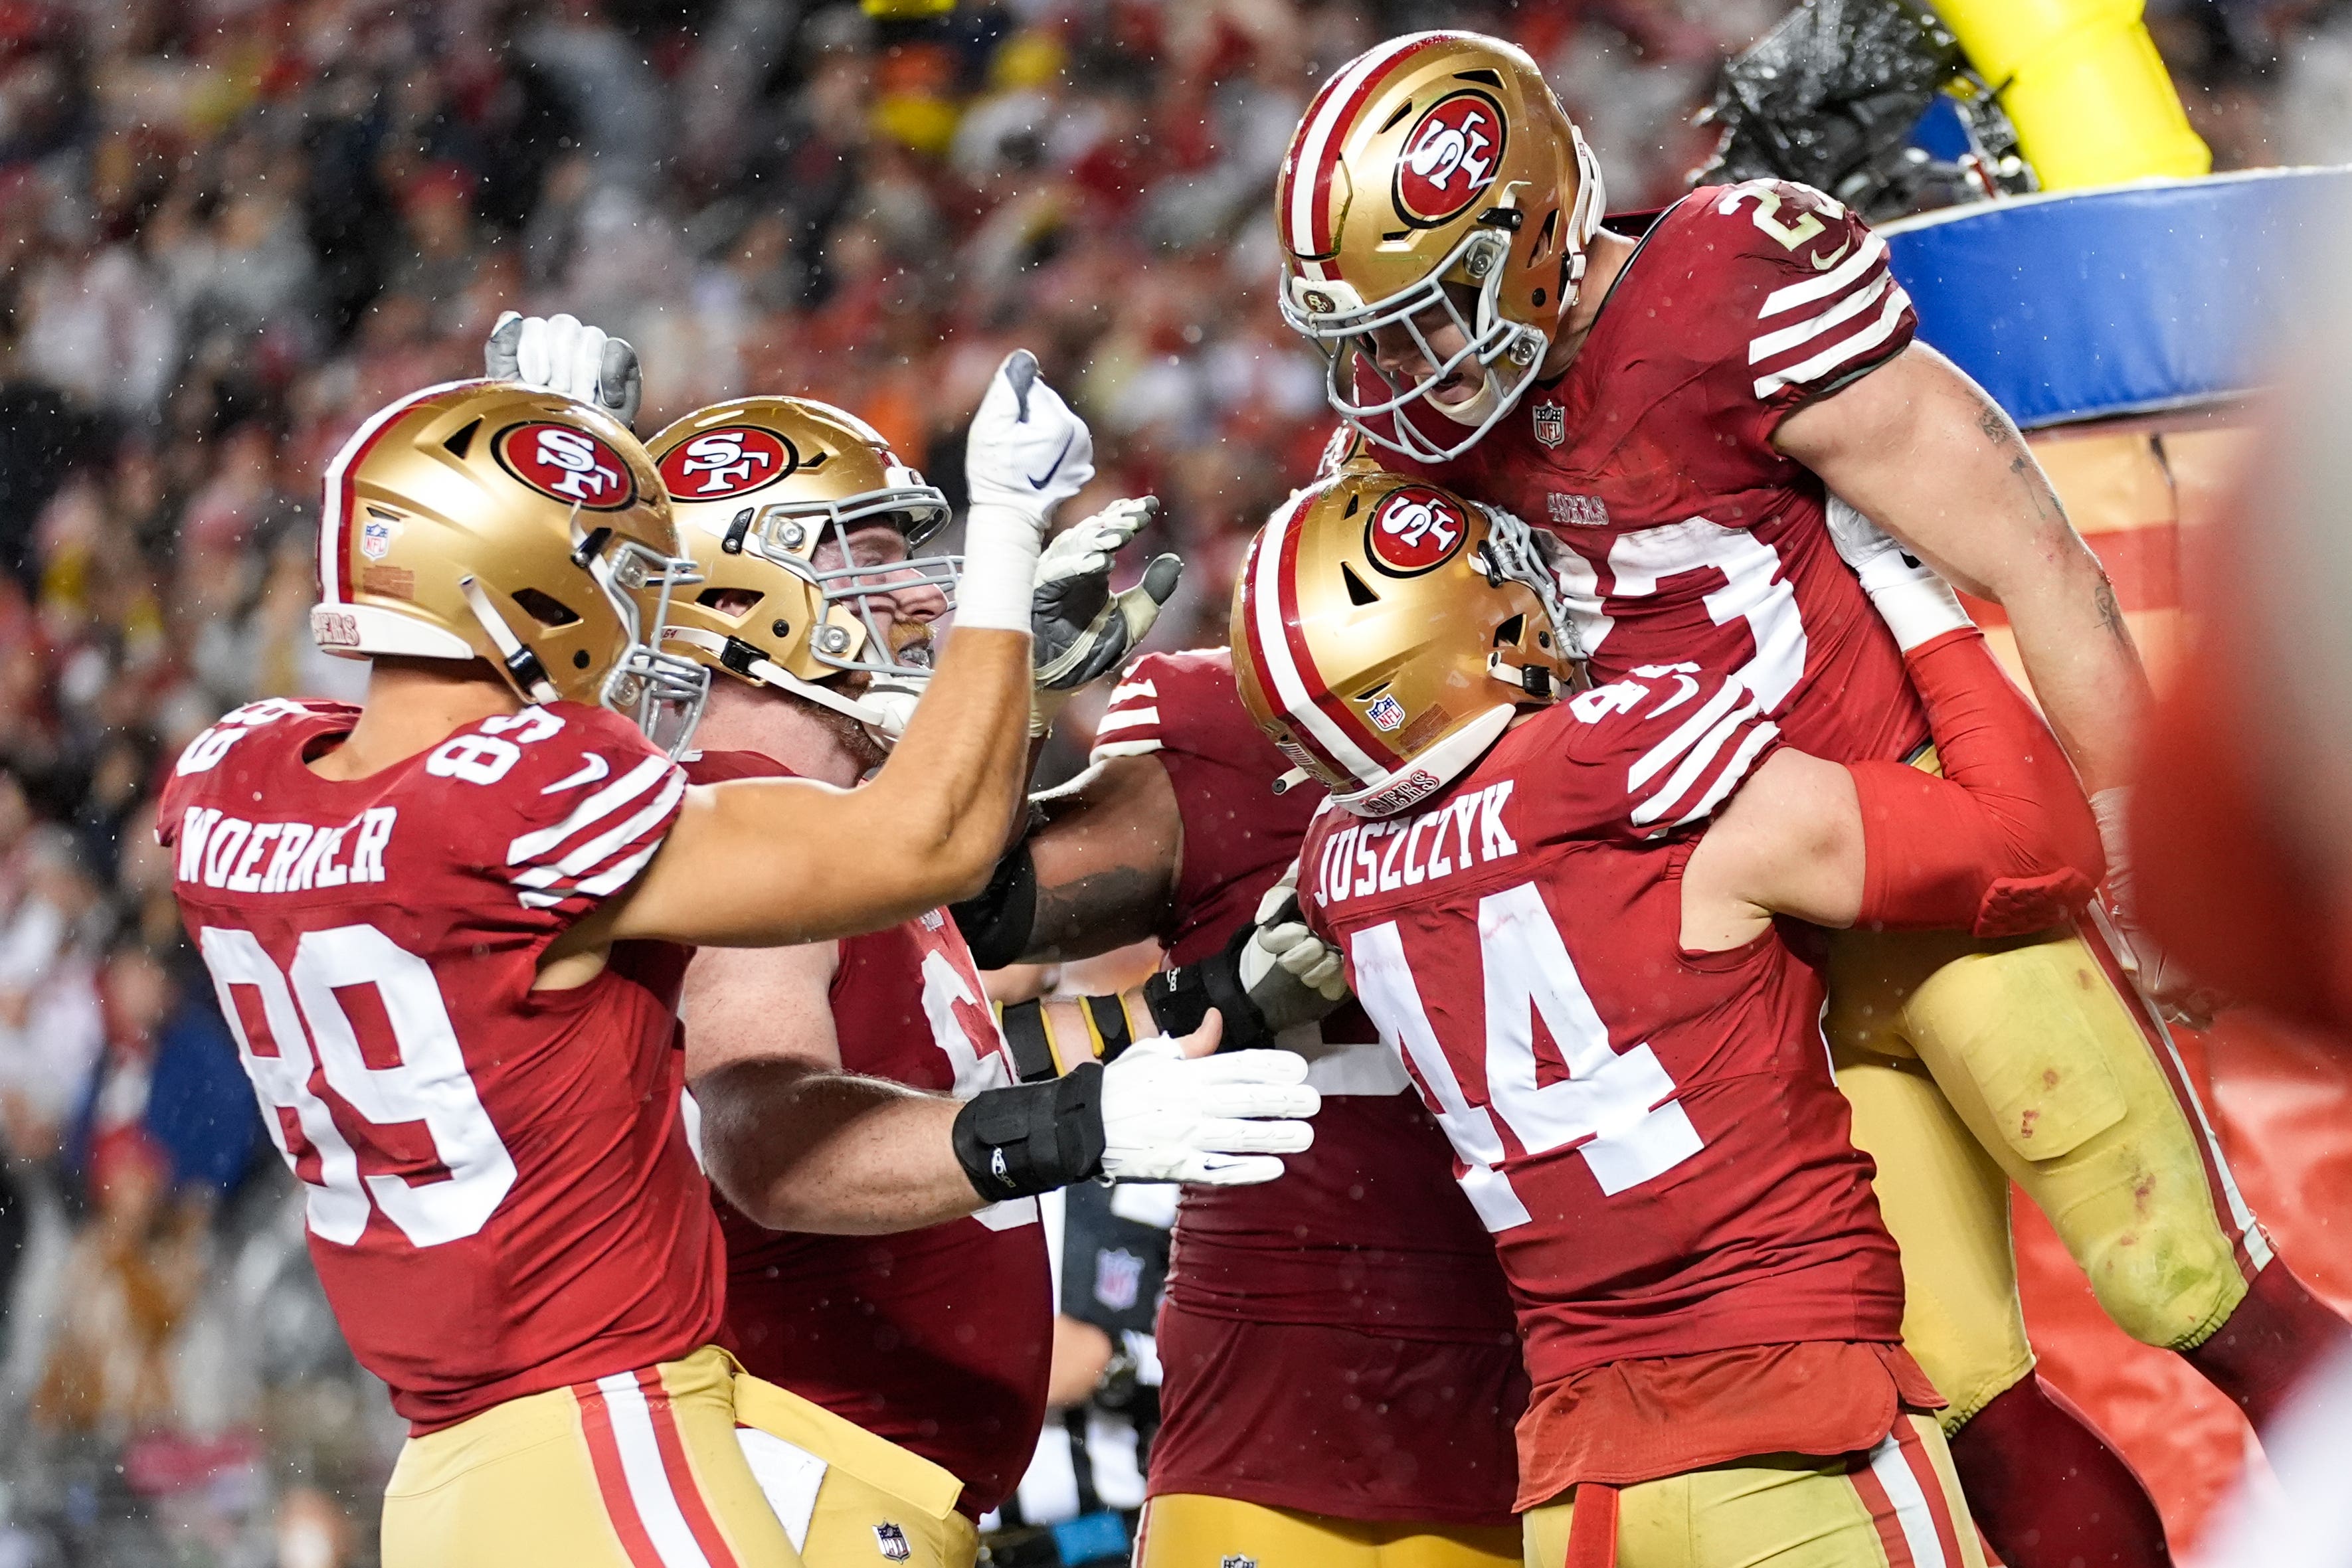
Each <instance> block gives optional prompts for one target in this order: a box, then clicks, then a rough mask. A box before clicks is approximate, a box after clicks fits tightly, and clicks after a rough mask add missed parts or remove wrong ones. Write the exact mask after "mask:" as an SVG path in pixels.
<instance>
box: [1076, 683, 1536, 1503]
mask: <svg viewBox="0 0 2352 1568" xmlns="http://www.w3.org/2000/svg"><path fill="white" fill-rule="evenodd" d="M1139 755H1150V756H1153V757H1156V758H1159V760H1160V764H1161V765H1162V766H1163V767H1164V768H1166V769H1167V772H1168V779H1169V783H1170V784H1171V787H1172V788H1173V789H1174V790H1175V794H1176V801H1177V809H1178V810H1179V811H1180V812H1181V815H1182V819H1183V854H1182V867H1181V874H1180V876H1179V878H1178V883H1177V889H1176V896H1175V900H1174V907H1173V909H1172V910H1171V916H1170V920H1169V924H1168V926H1167V928H1166V929H1165V930H1163V931H1162V932H1160V934H1159V935H1160V939H1161V941H1162V942H1163V943H1164V944H1166V945H1167V947H1168V957H1169V961H1170V962H1171V964H1178V965H1181V964H1188V963H1192V962H1195V961H1197V960H1199V959H1201V958H1203V957H1207V956H1210V955H1212V954H1214V953H1217V952H1219V951H1221V950H1222V949H1223V946H1224V945H1225V943H1226V941H1227V940H1228V939H1229V938H1230V937H1231V936H1232V935H1233V933H1234V928H1235V927H1236V926H1238V925H1241V924H1242V923H1244V921H1247V920H1248V919H1250V918H1251V916H1252V915H1254V914H1255V912H1256V909H1257V904H1258V900H1259V899H1260V898H1262V897H1263V896H1264V895H1265V891H1266V890H1267V889H1268V888H1270V887H1272V886H1273V885H1274V883H1275V881H1276V879H1277V878H1278V877H1280V876H1281V874H1282V873H1283V871H1284V870H1285V869H1286V867H1288V866H1289V865H1290V863H1291V862H1292V861H1293V860H1295V859H1296V858H1297V852H1298V846H1299V842H1300V840H1301V838H1302V837H1303V836H1304V834H1305V832H1306V831H1307V823H1308V821H1310V820H1312V818H1313V817H1314V814H1315V810H1316V808H1317V807H1318V805H1319V804H1320V803H1321V800H1322V798H1323V791H1322V789H1321V787H1320V786H1319V785H1311V784H1310V785H1307V786H1302V787H1300V788H1298V789H1292V790H1289V791H1288V792H1286V793H1285V794H1281V795H1277V794H1276V793H1275V792H1274V781H1275V779H1277V778H1279V777H1280V776H1281V775H1282V774H1283V772H1284V771H1286V769H1287V768H1288V767H1289V763H1288V762H1287V761H1286V760H1285V759H1284V758H1283V757H1282V755H1281V753H1279V752H1277V751H1276V750H1275V748H1274V747H1273V745H1272V743H1271V742H1269V741H1268V740H1267V739H1266V738H1265V736H1264V735H1263V734H1261V733H1260V732H1259V730H1258V728H1257V727H1256V726H1255V724H1253V723H1251V722H1250V717H1249V713H1248V710H1247V709H1245V708H1244V707H1243V706H1242V702H1241V695H1240V694H1239V692H1238V691H1237V690H1236V688H1235V687H1234V673H1233V658H1232V655H1231V654H1230V653H1228V652H1227V651H1226V650H1224V649H1222V648H1219V649H1214V650H1202V651H1195V652H1191V653H1147V654H1145V655H1143V656H1142V657H1141V658H1139V659H1138V660H1136V661H1135V662H1134V663H1133V664H1131V665H1129V668H1128V671H1127V673H1126V674H1125V676H1124V677H1123V678H1122V679H1121V681H1120V683H1119V685H1118V688H1117V689H1116V690H1115V691H1114V692H1113V694H1112V696H1111V701H1110V704H1109V706H1108V709H1107V711H1106V712H1105V714H1104V716H1103V720H1102V723H1101V724H1100V726H1099V727H1097V740H1096V746H1095V757H1096V758H1097V759H1100V758H1105V757H1111V756H1139ZM1316 1027H1317V1028H1318V1030H1319V1034H1320V1037H1321V1039H1322V1040H1327V1041H1332V1042H1337V1043H1339V1045H1340V1047H1341V1049H1339V1051H1336V1052H1329V1053H1328V1054H1326V1055H1325V1056H1324V1057H1323V1059H1322V1060H1321V1061H1318V1065H1317V1067H1316V1068H1315V1070H1314V1072H1313V1076H1312V1081H1313V1082H1315V1083H1316V1084H1317V1086H1318V1088H1320V1089H1321V1090H1322V1091H1323V1093H1324V1096H1325V1098H1324V1101H1323V1109H1322V1111H1321V1113H1318V1115H1317V1116H1316V1118H1315V1146H1314V1147H1313V1148H1312V1149H1309V1150H1308V1151H1307V1153H1305V1154H1303V1155H1287V1156H1286V1157H1285V1159H1284V1166H1285V1170H1284V1173H1283V1177H1282V1179H1281V1180H1280V1181H1278V1182H1273V1183H1269V1184H1267V1185H1265V1186H1254V1187H1189V1188H1187V1189H1186V1190H1185V1193H1184V1196H1183V1200H1182V1204H1181V1207H1180V1208H1179V1209H1178V1213H1177V1223H1176V1233H1175V1244H1174V1251H1173V1254H1172V1258H1171V1268H1170V1274H1169V1282H1168V1302H1169V1311H1170V1312H1171V1313H1179V1312H1181V1313H1187V1314H1197V1315H1198V1316H1200V1317H1203V1318H1211V1319H1215V1320H1219V1321H1220V1322H1223V1323H1239V1324H1296V1325H1302V1328H1303V1329H1304V1330H1305V1331H1306V1332H1304V1333H1298V1334H1291V1335H1288V1336H1286V1337H1285V1338H1284V1339H1283V1341H1282V1343H1281V1354H1283V1355H1284V1357H1285V1361H1286V1364H1284V1365H1282V1366H1280V1367H1274V1366H1264V1365H1241V1364H1230V1365H1228V1364H1227V1363H1230V1362H1234V1361H1237V1360H1239V1359H1240V1358H1239V1356H1238V1355H1237V1354H1234V1353H1233V1352H1231V1350H1230V1349H1229V1347H1225V1346H1223V1344H1222V1343H1219V1346H1218V1354H1217V1356H1216V1359H1217V1361H1218V1363H1219V1364H1217V1365H1216V1366H1214V1367H1213V1368H1212V1369H1210V1370H1208V1371H1205V1372H1204V1373H1202V1375H1199V1376H1197V1377H1195V1376H1192V1375H1190V1374H1189V1373H1188V1372H1187V1370H1186V1369H1185V1368H1184V1367H1182V1366H1180V1365H1178V1364H1175V1363H1173V1362H1170V1363H1169V1364H1168V1367H1167V1375H1168V1378H1169V1384H1168V1386H1167V1389H1166V1391H1165V1396H1164V1401H1163V1414H1164V1424H1163V1426H1162V1427H1161V1428H1160V1436H1159V1437H1158V1439H1157V1441H1156V1443H1155V1446H1154V1448H1153V1450H1152V1464H1151V1490H1153V1492H1154V1493H1155V1494H1157V1493H1164V1492H1171V1491H1175V1492H1209V1493H1213V1494H1215V1495H1221V1496H1237V1497H1243V1498H1245V1499H1247V1500H1253V1501H1258V1502H1263V1503H1266V1504H1268V1505H1269V1506H1275V1507H1286V1508H1300V1509H1306V1510H1308V1511H1315V1512H1324V1513H1332V1514H1336V1515H1339V1516H1340V1517H1343V1518H1357V1519H1405V1520H1410V1519H1421V1520H1429V1521H1444V1522H1461V1523H1486V1522H1503V1521H1507V1519H1508V1518H1509V1515H1510V1503H1511V1494H1512V1483H1513V1479H1514V1475H1515V1472H1514V1468H1513V1465H1512V1462H1511V1454H1510V1447H1509V1442H1508V1432H1509V1425H1510V1422H1511V1421H1512V1420H1513V1419H1514V1418H1515V1417H1516V1416H1517V1414H1518V1407H1519V1406H1520V1404H1521V1403H1522V1401H1523V1389H1522V1388H1521V1386H1519V1385H1517V1380H1516V1379H1515V1378H1513V1377H1511V1376H1510V1375H1509V1372H1508V1369H1505V1371H1504V1372H1503V1373H1502V1374H1501V1375H1496V1373H1495V1372H1494V1370H1493V1369H1492V1368H1491V1367H1488V1366H1487V1365H1486V1364H1485V1360H1482V1359H1481V1358H1482V1357H1484V1356H1486V1353H1487V1352H1489V1351H1492V1350H1494V1349H1495V1348H1496V1347H1503V1348H1502V1351H1501V1354H1500V1355H1499V1356H1494V1357H1488V1358H1487V1359H1495V1360H1500V1359H1503V1358H1505V1357H1507V1356H1508V1355H1509V1351H1508V1349H1507V1347H1508V1346H1509V1345H1510V1343H1511V1335H1512V1317H1511V1310H1510V1301H1509V1297H1508V1295H1507V1291H1506V1290H1505V1288H1504V1285H1503V1281H1502V1276H1501V1273H1500V1271H1499V1270H1498V1269H1497V1268H1496V1263H1495V1260H1494V1253H1493V1249H1492V1247H1491V1246H1490V1245H1489V1243H1488V1241H1487V1239H1486V1233H1485V1231H1484V1230H1483V1228H1481V1227H1480V1226H1479V1224H1478V1221H1477V1217H1476V1216H1475V1214H1474V1213H1473V1212H1472V1211H1471V1208H1470V1206H1469V1205H1468V1204H1467V1203H1466V1202H1465V1201H1464V1199H1463V1197H1462V1194H1461V1192H1460V1191H1459V1189H1457V1188H1456V1187H1455V1186H1454V1183H1453V1182H1452V1181H1451V1180H1450V1179H1449V1177H1450V1176H1451V1174H1452V1165H1451V1161H1450V1158H1449V1156H1448V1155H1447V1152H1446V1146H1445V1142H1444V1137H1443V1136H1442V1135H1441V1134H1439V1133H1438V1131H1437V1129H1436V1127H1435V1125H1434V1124H1432V1123H1431V1121H1430V1119H1429V1116H1428V1113H1426V1112H1424V1111H1423V1109H1422V1107H1421V1104H1420V1102H1419V1100H1418V1099H1417V1097H1416V1096H1415V1095H1414V1094H1413V1093H1412V1087H1411V1084H1410V1082H1409V1081H1407V1080H1406V1079H1405V1078H1404V1076H1403V1073H1402V1069H1401V1068H1400V1067H1399V1065H1398V1063H1397V1061H1396V1057H1395V1053H1394V1052H1393V1051H1390V1050H1389V1049H1388V1048H1387V1047H1385V1046H1383V1045H1381V1044H1380V1043H1379V1040H1378V1037H1377V1034H1376V1032H1375V1031H1374V1030H1373V1029H1372V1027H1371V1023H1370V1020H1369V1019H1366V1018H1365V1017H1364V1015H1363V1013H1362V1011H1361V1010H1360V1009H1358V1008H1356V1007H1354V1006H1353V1005H1349V1006H1348V1007H1346V1008H1344V1009H1341V1010H1340V1011H1339V1012H1337V1013H1334V1014H1333V1015H1332V1016H1331V1017H1330V1018H1328V1019H1325V1020H1323V1022H1322V1023H1321V1024H1320V1025H1319V1026H1316ZM1318 1328H1319V1329H1332V1330H1342V1331H1349V1332H1347V1333H1335V1334H1331V1335H1328V1336H1325V1338H1324V1339H1323V1340H1318V1339H1317V1338H1315V1337H1314V1336H1313V1334H1312V1331H1313V1330H1314V1329H1318ZM1357 1335H1373V1336H1379V1337H1382V1338H1388V1339H1397V1340H1408V1341H1416V1342H1420V1343H1417V1344H1415V1345H1414V1346H1412V1348H1410V1349H1408V1350H1402V1351H1400V1352H1398V1353H1397V1354H1394V1355H1393V1356H1391V1357H1387V1358H1385V1359H1383V1360H1382V1361H1381V1364H1378V1365H1375V1364H1368V1359H1367V1355H1366V1347H1365V1342H1364V1341H1363V1340H1361V1339H1359V1338H1357V1337H1355V1336H1357ZM1162 1336H1163V1341H1165V1342H1168V1343H1163V1346H1162V1350H1163V1358H1165V1356H1166V1355H1167V1354H1170V1350H1169V1346H1170V1343H1175V1344H1178V1345H1181V1343H1183V1336H1182V1335H1181V1334H1179V1333H1177V1331H1176V1330H1175V1329H1172V1328H1171V1327H1169V1326H1168V1325H1167V1324H1165V1323H1163V1326H1162ZM1171 1336H1172V1337H1171ZM1457 1347H1467V1348H1468V1349H1469V1350H1471V1351H1472V1352H1473V1353H1474V1354H1472V1355H1471V1356H1470V1357H1469V1361H1470V1362H1471V1363H1472V1364H1470V1365H1468V1366H1466V1367H1464V1366H1456V1365H1455V1364H1454V1362H1453V1361H1450V1360H1448V1359H1447V1358H1448V1357H1449V1355H1451V1354H1453V1353H1454V1350H1455V1349H1456V1348H1457ZM1455 1359H1456V1360H1458V1359H1460V1358H1459V1357H1456V1358H1455ZM1441 1368H1442V1369H1443V1371H1442V1373H1439V1374H1438V1375H1431V1376H1428V1377H1427V1378H1426V1379H1425V1381H1427V1382H1430V1383H1433V1384H1435V1383H1444V1384H1446V1385H1459V1386H1460V1389H1461V1391H1462V1393H1463V1394H1464V1396H1465V1397H1463V1398H1462V1399H1461V1401H1460V1402H1459V1403H1458V1404H1455V1405H1451V1406H1448V1405H1442V1404H1439V1403H1437V1402H1435V1401H1433V1400H1431V1399H1430V1398H1428V1397H1427V1396H1426V1395H1425V1391H1424V1390H1423V1389H1422V1388H1421V1387H1420V1386H1419V1385H1420V1383H1421V1382H1422V1381H1423V1380H1424V1379H1423V1376H1422V1375H1424V1374H1432V1373H1433V1372H1437V1369H1441ZM1391 1382H1393V1383H1395V1384H1397V1385H1399V1386H1397V1387H1391V1386H1390V1384H1391ZM1497 1384H1505V1385H1507V1386H1504V1387H1502V1388H1501V1389H1500V1391H1499V1393H1497V1390H1496V1385H1497ZM1341 1386H1345V1387H1346V1389H1347V1391H1348V1394H1347V1396H1346V1397H1345V1398H1344V1399H1343V1398H1341V1397H1340V1396H1338V1395H1337V1394H1336V1393H1335V1392H1334V1390H1336V1389H1338V1388H1339V1387H1341ZM1275 1388H1282V1389H1287V1390H1295V1391H1296V1392H1297V1395H1298V1396H1299V1397H1298V1398H1296V1399H1292V1400H1288V1401H1285V1402H1282V1403H1280V1404H1278V1405H1276V1404H1273V1403H1272V1402H1264V1403H1261V1402H1260V1399H1261V1398H1262V1396H1263V1395H1264V1394H1265V1391H1266V1390H1269V1389H1275ZM1473 1391H1476V1392H1475V1396H1474V1392H1473ZM1244 1401H1246V1403H1244ZM1482 1401H1483V1402H1482ZM1474 1406H1475V1407H1474ZM1244 1410H1246V1411H1247V1415H1246V1416H1244V1415H1242V1414H1240V1412H1242V1411H1244ZM1445 1411H1451V1412H1452V1415H1451V1416H1450V1417H1449V1416H1447V1415H1445V1414H1443V1413H1442V1412H1445Z"/></svg>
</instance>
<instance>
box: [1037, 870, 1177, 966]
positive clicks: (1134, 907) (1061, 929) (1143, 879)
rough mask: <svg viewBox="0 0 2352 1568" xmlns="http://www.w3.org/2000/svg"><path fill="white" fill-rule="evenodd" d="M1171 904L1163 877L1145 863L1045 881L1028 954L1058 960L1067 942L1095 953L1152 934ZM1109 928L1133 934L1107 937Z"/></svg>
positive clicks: (1041, 959)
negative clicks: (1055, 882) (1058, 882)
mask: <svg viewBox="0 0 2352 1568" xmlns="http://www.w3.org/2000/svg"><path fill="white" fill-rule="evenodd" d="M1167 909H1168V888H1167V885H1166V883H1165V881H1164V879H1162V878H1161V877H1160V876H1158V875H1155V874H1154V873H1152V872H1151V871H1150V870H1148V869H1146V868H1144V867H1142V866H1113V867H1112V868H1111V869H1109V870H1108V871H1098V872H1091V873H1087V875H1085V876H1082V877H1078V878H1076V880H1074V881H1071V882H1066V883H1062V884H1061V885H1060V886H1058V887H1046V886H1045V885H1043V884H1040V885H1039V887H1038V889H1037V913H1036V915H1035V918H1034V919H1033V920H1032V921H1031V922H1030V925H1029V951H1028V952H1027V953H1026V954H1025V955H1024V956H1025V957H1026V958H1028V959H1029V960H1030V961H1031V962H1033V963H1053V962H1055V961H1057V960H1059V959H1060V958H1062V957H1063V956H1064V951H1063V950H1064V949H1065V948H1066V947H1067V948H1072V949H1076V950H1078V951H1079V952H1080V953H1081V954H1082V955H1083V956H1093V955H1094V954H1095V953H1097V952H1102V951H1108V949H1109V948H1111V947H1114V946H1119V945H1120V944H1122V943H1125V942H1128V941H1131V940H1134V939H1136V938H1138V937H1141V936H1149V935H1150V931H1151V927H1152V926H1154V925H1158V924H1159V923H1160V917H1161V916H1162V915H1165V914H1166V912H1167ZM1109 933H1131V935H1121V936H1118V937H1117V939H1116V940H1114V941H1110V942H1105V941H1104V940H1103V937H1104V936H1106V935H1107V934H1109Z"/></svg>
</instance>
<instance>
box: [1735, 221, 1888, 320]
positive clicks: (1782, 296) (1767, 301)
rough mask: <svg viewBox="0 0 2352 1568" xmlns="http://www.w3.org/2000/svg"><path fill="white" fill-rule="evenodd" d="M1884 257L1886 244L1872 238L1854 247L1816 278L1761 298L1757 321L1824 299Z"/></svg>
mask: <svg viewBox="0 0 2352 1568" xmlns="http://www.w3.org/2000/svg"><path fill="white" fill-rule="evenodd" d="M1885 254H1886V242H1885V240H1883V239H1881V238H1879V237H1878V236H1877V235H1871V236H1870V237H1868V238H1867V239H1865V240H1864V241H1863V242H1862V244H1861V245H1860V246H1857V247H1855V250H1854V253H1853V255H1852V256H1847V257H1846V258H1845V260H1843V262H1840V263H1839V264H1838V265H1837V266H1835V267H1832V268H1830V269H1829V270H1828V271H1827V272H1824V273H1822V275H1821V276H1820V277H1808V278H1806V279H1805V280H1804V281H1803V282H1802V283H1791V284H1790V285H1789V286H1788V287H1786V288H1776V289H1774V290H1772V292H1771V293H1769V294H1768V295H1766V296H1765V297H1764V308H1762V309H1761V310H1759V311H1757V312H1756V319H1758V320H1759V321H1761V320H1762V319H1764V318H1765V317H1767V316H1778V315H1779V314H1780V312H1781V311H1783V310H1790V309H1793V308H1796V307H1797V306H1800V305H1802V304H1805V303H1807V302H1808V301H1810V300H1814V299H1825V298H1828V297H1829V296H1831V295H1832V294H1835V293H1836V292H1837V291H1838V290H1839V289H1841V288H1843V287H1845V286H1846V285H1847V284H1849V283H1852V282H1853V280H1854V279H1855V278H1857V277H1861V276H1862V275H1863V274H1864V273H1865V272H1868V271H1869V270H1870V269H1871V267H1872V266H1873V265H1874V264H1875V263H1876V262H1877V260H1878V259H1879V257H1881V256H1885Z"/></svg>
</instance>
